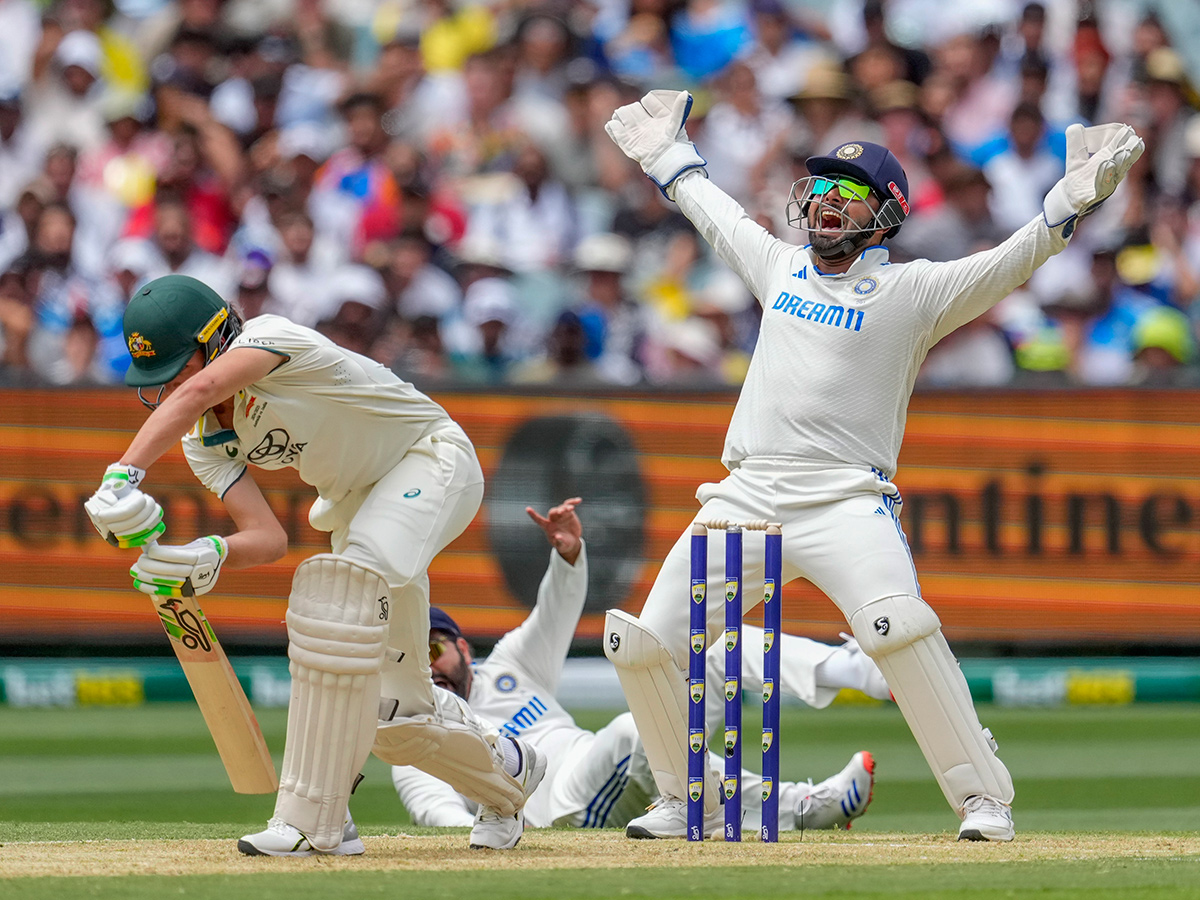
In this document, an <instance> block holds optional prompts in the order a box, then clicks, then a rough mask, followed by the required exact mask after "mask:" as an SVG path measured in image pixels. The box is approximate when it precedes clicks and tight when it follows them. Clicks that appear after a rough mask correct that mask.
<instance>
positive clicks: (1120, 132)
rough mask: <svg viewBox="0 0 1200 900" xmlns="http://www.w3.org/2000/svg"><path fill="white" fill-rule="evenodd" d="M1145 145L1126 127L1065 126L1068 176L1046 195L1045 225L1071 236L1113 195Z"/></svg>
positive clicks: (1044, 206) (1114, 124)
mask: <svg viewBox="0 0 1200 900" xmlns="http://www.w3.org/2000/svg"><path fill="white" fill-rule="evenodd" d="M1145 149H1146V145H1145V144H1144V143H1142V139H1141V138H1140V137H1138V136H1137V133H1136V132H1135V131H1134V130H1133V128H1131V127H1130V126H1129V125H1122V124H1120V123H1111V124H1108V125H1094V126H1092V127H1090V128H1084V127H1083V126H1082V125H1080V124H1078V123H1076V124H1074V125H1068V126H1067V173H1066V174H1065V175H1064V176H1063V177H1062V179H1061V180H1060V181H1059V182H1058V184H1056V185H1055V186H1054V187H1052V188H1051V189H1050V193H1048V194H1047V195H1046V200H1045V203H1044V204H1043V207H1042V208H1043V210H1044V211H1045V216H1046V224H1047V225H1049V226H1050V227H1051V228H1059V227H1061V228H1062V235H1063V237H1070V236H1071V233H1072V232H1073V231H1074V230H1075V224H1076V222H1077V221H1078V220H1079V219H1080V218H1082V217H1083V216H1086V215H1087V214H1088V213H1090V212H1092V211H1093V210H1095V209H1096V207H1098V206H1099V205H1100V204H1101V203H1103V202H1104V201H1105V200H1107V199H1108V198H1109V197H1110V196H1112V192H1113V191H1115V190H1116V189H1117V185H1118V184H1120V183H1121V179H1122V178H1124V177H1125V176H1126V174H1128V172H1129V170H1130V168H1131V167H1132V166H1133V164H1134V163H1135V162H1137V161H1138V158H1139V157H1140V156H1141V155H1142V151H1143V150H1145Z"/></svg>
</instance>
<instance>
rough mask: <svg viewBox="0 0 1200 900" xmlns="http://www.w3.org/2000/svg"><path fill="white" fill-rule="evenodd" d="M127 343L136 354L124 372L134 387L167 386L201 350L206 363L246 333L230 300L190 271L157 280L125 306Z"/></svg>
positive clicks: (131, 351)
mask: <svg viewBox="0 0 1200 900" xmlns="http://www.w3.org/2000/svg"><path fill="white" fill-rule="evenodd" d="M124 326H125V346H126V347H128V349H129V355H130V356H131V357H132V358H133V362H132V364H131V365H130V366H129V369H128V371H126V373H125V383H126V384H127V385H129V386H130V387H138V388H141V387H153V386H155V385H162V384H166V383H167V382H168V381H170V380H171V379H172V378H174V377H175V376H176V375H178V374H179V373H180V372H181V371H182V370H183V367H184V366H185V365H187V361H188V360H189V359H191V358H192V355H193V354H194V353H195V352H196V351H197V350H202V351H204V362H205V365H207V364H208V363H210V362H212V360H213V359H215V358H216V356H217V354H218V353H220V352H221V351H222V350H224V349H225V346H226V345H227V344H228V343H229V342H230V341H231V340H233V338H235V337H236V336H237V334H238V332H239V331H241V322H240V320H239V319H238V317H237V314H236V313H235V312H234V311H233V310H232V309H231V308H230V306H229V304H228V303H226V302H225V301H224V300H222V299H221V296H220V295H219V294H218V293H217V292H216V291H214V290H213V289H212V288H210V287H209V286H208V285H207V284H205V283H204V282H202V281H200V280H198V279H196V278H192V277H190V276H188V275H164V276H163V277H162V278H155V279H154V280H153V281H151V282H149V283H147V284H146V285H145V286H143V287H141V288H139V289H138V291H137V293H136V294H134V295H133V298H132V299H131V300H130V301H129V305H128V306H126V307H125V320H124Z"/></svg>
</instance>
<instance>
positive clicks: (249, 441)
mask: <svg viewBox="0 0 1200 900" xmlns="http://www.w3.org/2000/svg"><path fill="white" fill-rule="evenodd" d="M242 347H253V348H257V349H259V350H267V351H269V352H271V353H277V354H278V355H280V356H281V357H283V358H284V361H283V362H282V363H280V364H279V365H278V366H276V367H275V369H273V370H272V371H271V372H270V373H268V374H267V375H265V376H264V377H263V378H260V379H259V380H258V381H255V382H254V383H253V384H250V385H247V387H246V388H245V389H244V390H241V391H239V392H238V394H237V396H236V397H235V398H234V413H233V428H232V429H227V428H222V427H221V426H219V425H217V424H216V418H215V416H213V415H212V414H211V413H209V414H208V415H206V416H205V418H204V419H203V420H202V421H201V422H200V423H199V424H198V425H197V427H196V428H195V429H193V430H192V432H191V433H189V434H188V435H187V436H186V437H185V438H184V439H183V451H184V455H185V456H186V457H187V461H188V463H189V465H191V467H192V471H193V472H194V473H195V474H196V477H197V478H199V479H200V481H201V483H202V484H204V486H205V487H207V488H208V489H209V490H211V491H213V492H214V493H216V494H217V495H218V496H223V495H224V494H225V492H226V491H227V490H228V489H229V488H230V486H231V485H233V483H234V482H236V481H237V480H238V479H239V478H240V477H241V476H242V474H243V472H245V470H246V466H247V464H249V465H255V466H258V467H260V468H263V469H281V468H284V467H290V468H293V469H297V470H298V471H299V474H300V478H301V479H302V480H303V481H305V482H306V483H308V484H311V485H312V486H313V487H315V488H316V489H317V492H318V493H319V494H320V495H321V496H322V497H324V498H325V499H327V500H331V501H334V502H336V501H338V500H340V499H341V498H342V497H344V496H345V495H346V494H347V492H349V491H350V490H352V489H354V488H358V487H365V486H368V485H371V484H374V483H375V482H376V481H378V480H379V479H380V478H381V477H382V476H383V475H385V474H386V473H387V472H388V471H390V470H391V469H392V468H394V467H395V465H396V464H397V463H398V462H399V461H400V460H401V458H403V456H404V454H405V453H407V452H408V450H409V449H410V448H411V447H412V446H413V444H415V443H416V442H417V441H419V440H420V439H421V438H422V437H424V436H426V435H428V434H431V433H433V432H435V431H437V430H439V429H440V428H443V427H445V426H446V425H450V424H452V420H451V419H450V417H449V415H448V414H447V413H446V411H445V410H444V409H442V407H441V406H439V405H438V404H437V403H435V402H434V401H433V400H430V399H429V398H428V397H426V396H425V395H424V394H422V393H421V392H420V391H418V390H417V389H416V388H415V387H413V386H412V385H411V384H408V383H407V382H404V381H402V380H401V379H399V378H397V377H396V375H394V374H393V373H392V372H391V371H390V370H389V369H387V368H386V367H384V366H382V365H380V364H379V363H377V362H375V361H374V360H371V359H368V358H367V357H365V356H361V355H360V354H357V353H353V352H351V351H349V350H345V349H343V348H342V347H339V346H338V345H337V344H335V343H333V341H331V340H329V339H328V338H326V337H325V336H324V335H321V334H318V333H317V332H316V331H313V330H312V329H311V328H305V327H304V326H302V325H297V324H295V323H294V322H291V321H289V320H287V319H285V318H283V317H281V316H271V315H265V316H258V317H256V318H253V319H250V320H249V321H248V322H246V324H245V326H244V327H243V328H242V332H241V334H240V335H238V337H237V338H236V339H235V340H234V341H233V342H232V343H231V344H230V346H229V348H228V349H227V350H226V351H225V352H227V353H236V352H238V351H239V348H242Z"/></svg>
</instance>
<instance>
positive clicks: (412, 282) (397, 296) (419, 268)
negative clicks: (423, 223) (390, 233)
mask: <svg viewBox="0 0 1200 900" xmlns="http://www.w3.org/2000/svg"><path fill="white" fill-rule="evenodd" d="M432 252H433V248H432V246H431V245H430V243H429V241H428V239H427V238H425V237H424V235H421V234H419V233H409V234H406V235H402V236H401V237H399V238H397V239H396V240H395V241H394V242H393V243H392V246H391V255H390V258H389V260H388V266H387V269H386V270H385V271H384V281H385V283H386V284H387V289H388V294H389V295H390V297H391V298H392V305H393V310H394V312H395V313H396V314H397V315H398V316H400V317H401V318H402V319H407V320H409V321H413V320H415V319H418V318H420V317H422V316H432V317H433V318H435V319H441V318H443V317H445V316H447V315H449V314H451V313H453V312H454V311H455V310H457V309H458V307H459V305H460V304H461V302H462V290H461V289H460V288H459V286H458V283H457V282H456V281H455V280H454V279H453V278H452V277H451V276H450V274H449V273H448V272H447V271H446V270H445V269H442V268H440V267H438V266H436V265H434V264H433V262H432Z"/></svg>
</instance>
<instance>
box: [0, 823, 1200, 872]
mask: <svg viewBox="0 0 1200 900" xmlns="http://www.w3.org/2000/svg"><path fill="white" fill-rule="evenodd" d="M364 842H365V843H366V845H367V853H366V855H364V856H358V857H308V858H303V859H275V858H266V857H246V856H242V855H241V854H239V853H238V852H237V850H236V848H235V846H234V841H232V840H188V841H63V842H44V843H8V844H5V845H3V846H0V878H19V877H39V876H53V875H138V874H147V875H200V874H205V875H212V874H218V873H221V874H233V875H236V874H245V873H251V872H304V871H310V872H311V871H329V870H339V869H357V870H360V871H384V870H404V869H425V870H456V871H462V870H470V869H489V870H495V869H601V868H632V867H639V868H640V867H647V866H662V867H690V866H764V865H765V866H771V865H788V866H808V865H863V866H872V865H904V864H939V863H960V862H1020V861H1033V860H1057V859H1069V860H1091V859H1131V858H1147V859H1149V858H1157V859H1166V858H1182V857H1191V858H1196V857H1200V836H1183V837H1151V836H1139V835H1119V836H1116V835H1113V836H1107V835H1105V836H1094V837H1093V836H1072V837H1065V836H1057V835H1037V834H1033V835H1020V836H1018V839H1017V840H1016V841H1014V842H1013V843H1011V844H967V843H959V842H957V841H955V840H954V836H953V835H910V834H845V833H833V834H831V833H822V834H819V835H813V834H806V835H805V836H804V838H803V840H801V839H800V836H799V835H787V836H785V838H784V840H782V841H781V842H780V843H779V844H777V845H767V844H760V843H758V842H757V841H747V842H745V843H742V844H725V843H721V842H706V843H704V844H688V843H686V842H683V841H631V840H628V839H626V838H625V837H624V835H623V834H621V833H620V832H618V831H612V832H595V831H590V832H579V831H540V832H531V833H529V834H527V835H526V836H525V838H524V839H523V840H522V842H521V845H520V847H518V848H517V849H516V850H512V851H510V852H505V853H498V852H486V851H472V850H470V849H468V847H467V836H466V833H465V832H464V833H463V834H461V835H460V834H450V835H446V834H442V835H432V836H427V835H420V836H415V835H405V834H401V835H399V836H390V837H384V836H380V837H370V836H364Z"/></svg>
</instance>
